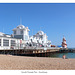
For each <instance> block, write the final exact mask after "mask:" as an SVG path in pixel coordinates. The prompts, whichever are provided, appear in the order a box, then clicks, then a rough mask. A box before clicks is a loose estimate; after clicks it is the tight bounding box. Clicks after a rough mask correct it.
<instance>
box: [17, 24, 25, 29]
mask: <svg viewBox="0 0 75 75" xmlns="http://www.w3.org/2000/svg"><path fill="white" fill-rule="evenodd" d="M17 28H20V29H23V28H25V26H24V25H19V26H17Z"/></svg>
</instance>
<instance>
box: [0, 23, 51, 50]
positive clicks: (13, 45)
mask: <svg viewBox="0 0 75 75" xmlns="http://www.w3.org/2000/svg"><path fill="white" fill-rule="evenodd" d="M29 31H30V30H29V28H28V27H25V26H24V25H22V24H20V25H19V26H17V27H16V28H14V29H13V34H12V35H8V34H4V33H2V32H0V49H24V48H25V47H29V46H32V47H33V46H34V47H51V41H50V40H48V36H47V35H46V33H44V32H43V31H39V32H37V33H36V34H35V35H32V36H31V37H29Z"/></svg>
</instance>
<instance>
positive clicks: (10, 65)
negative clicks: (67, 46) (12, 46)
mask: <svg viewBox="0 0 75 75" xmlns="http://www.w3.org/2000/svg"><path fill="white" fill-rule="evenodd" d="M0 70H75V59H62V58H49V57H26V56H13V55H0Z"/></svg>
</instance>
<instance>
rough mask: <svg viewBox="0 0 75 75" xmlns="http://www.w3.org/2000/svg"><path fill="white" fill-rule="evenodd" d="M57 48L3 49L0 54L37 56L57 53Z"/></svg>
mask: <svg viewBox="0 0 75 75" xmlns="http://www.w3.org/2000/svg"><path fill="white" fill-rule="evenodd" d="M58 51H59V48H47V50H44V48H36V49H31V48H30V49H5V50H0V54H11V55H38V54H46V53H51V52H58Z"/></svg>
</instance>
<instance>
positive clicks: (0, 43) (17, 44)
mask: <svg viewBox="0 0 75 75" xmlns="http://www.w3.org/2000/svg"><path fill="white" fill-rule="evenodd" d="M24 47H25V41H24V40H21V39H15V38H9V37H1V36H0V49H12V48H13V49H20V48H24Z"/></svg>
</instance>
